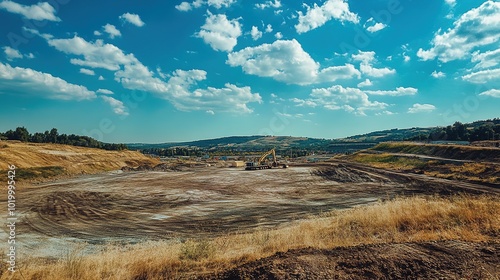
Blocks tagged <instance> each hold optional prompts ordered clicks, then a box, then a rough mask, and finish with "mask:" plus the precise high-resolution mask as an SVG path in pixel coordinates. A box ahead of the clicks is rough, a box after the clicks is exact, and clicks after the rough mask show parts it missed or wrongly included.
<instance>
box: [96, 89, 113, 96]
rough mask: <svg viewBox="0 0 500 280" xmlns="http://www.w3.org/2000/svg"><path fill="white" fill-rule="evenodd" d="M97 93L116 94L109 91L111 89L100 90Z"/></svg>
mask: <svg viewBox="0 0 500 280" xmlns="http://www.w3.org/2000/svg"><path fill="white" fill-rule="evenodd" d="M96 92H97V93H102V94H109V95H111V94H114V93H113V92H112V91H111V90H109V89H102V88H100V89H98V90H97V91H96Z"/></svg>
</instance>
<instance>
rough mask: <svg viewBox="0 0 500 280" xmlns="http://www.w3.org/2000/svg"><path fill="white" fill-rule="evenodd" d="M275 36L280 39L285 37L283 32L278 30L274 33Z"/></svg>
mask: <svg viewBox="0 0 500 280" xmlns="http://www.w3.org/2000/svg"><path fill="white" fill-rule="evenodd" d="M274 37H275V38H276V39H278V40H280V39H282V38H283V34H281V32H276V34H274Z"/></svg>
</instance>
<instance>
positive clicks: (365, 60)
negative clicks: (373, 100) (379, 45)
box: [352, 51, 396, 78]
mask: <svg viewBox="0 0 500 280" xmlns="http://www.w3.org/2000/svg"><path fill="white" fill-rule="evenodd" d="M352 59H354V60H355V61H359V62H360V66H359V69H360V70H361V73H363V74H365V75H367V76H369V77H375V78H380V77H383V76H386V75H390V74H394V73H396V70H394V69H390V68H387V67H384V68H375V67H373V64H374V63H376V62H377V60H376V59H375V52H373V51H368V52H363V51H359V52H358V53H357V54H353V55H352Z"/></svg>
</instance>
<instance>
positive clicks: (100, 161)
mask: <svg viewBox="0 0 500 280" xmlns="http://www.w3.org/2000/svg"><path fill="white" fill-rule="evenodd" d="M0 145H2V146H1V148H0V161H1V162H5V163H6V164H14V165H15V166H16V167H17V171H16V173H18V174H16V177H17V178H16V179H17V181H21V182H23V181H25V182H27V181H31V182H34V181H44V180H45V179H54V178H57V177H59V176H61V175H65V176H71V175H78V174H82V173H85V174H95V173H99V172H103V171H110V170H117V169H120V168H121V167H123V166H127V165H128V166H134V167H135V166H139V165H142V164H151V165H155V164H158V163H159V160H157V159H153V158H150V157H147V156H145V155H143V154H141V153H139V152H136V151H106V150H102V149H94V148H84V147H76V146H69V145H61V144H47V143H43V144H38V143H22V142H19V141H1V142H0ZM0 168H5V167H0ZM50 169H52V170H50ZM55 169H60V170H62V171H60V170H55ZM54 170H55V171H57V172H52V171H54ZM23 172H24V173H23ZM62 173H64V174H62ZM5 174H6V172H5ZM18 175H19V176H18ZM24 175H25V176H24Z"/></svg>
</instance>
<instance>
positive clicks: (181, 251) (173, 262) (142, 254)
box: [0, 196, 500, 280]
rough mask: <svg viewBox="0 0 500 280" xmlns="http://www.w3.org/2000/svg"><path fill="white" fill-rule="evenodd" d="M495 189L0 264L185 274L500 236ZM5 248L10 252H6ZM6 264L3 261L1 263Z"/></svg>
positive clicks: (41, 273) (35, 270) (43, 270)
mask: <svg viewBox="0 0 500 280" xmlns="http://www.w3.org/2000/svg"><path fill="white" fill-rule="evenodd" d="M499 212H500V202H499V200H498V199H497V198H496V197H468V196H457V197H452V198H437V197H429V198H423V197H412V198H399V199H396V200H392V201H387V202H380V203H377V204H375V205H370V206H364V207H359V208H355V209H350V210H341V211H334V212H331V213H326V214H323V215H321V216H317V217H311V219H308V220H303V221H297V222H294V223H291V224H290V225H288V226H286V227H283V228H280V229H275V230H262V231H256V232H253V233H246V234H230V235H227V236H223V237H218V238H213V239H209V240H188V241H186V242H184V243H180V242H174V241H169V242H153V243H143V244H137V245H131V246H130V247H127V248H123V247H120V246H117V247H113V246H110V247H108V248H107V249H106V250H104V251H103V252H101V253H98V254H95V255H88V256H83V255H81V254H80V252H81V250H82V249H83V248H76V249H75V250H73V251H72V252H71V253H69V254H68V256H67V257H66V259H63V260H60V261H57V262H45V261H43V260H40V259H32V258H29V257H27V256H25V257H23V258H19V261H20V263H19V264H18V269H19V272H20V273H16V274H14V275H13V276H14V277H12V278H11V274H10V273H8V272H6V269H3V267H0V268H1V269H0V273H2V272H3V275H0V279H54V280H59V279H82V280H85V279H186V278H191V277H193V276H195V275H202V274H204V273H208V272H213V271H220V270H223V269H228V268H231V267H235V266H237V265H239V264H242V263H245V262H249V261H252V260H256V259H259V258H262V257H267V256H270V255H273V254H274V253H276V252H279V251H287V250H289V249H295V248H305V247H314V248H335V247H338V246H355V245H360V244H377V243H387V242H413V241H430V240H463V241H496V242H498V241H499V236H500V216H499V215H498V213H499ZM4 255H5V254H4ZM2 265H3V266H5V265H6V264H5V262H2V263H1V264H0V266H2Z"/></svg>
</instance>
